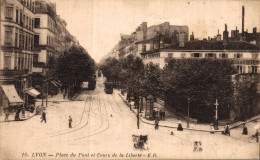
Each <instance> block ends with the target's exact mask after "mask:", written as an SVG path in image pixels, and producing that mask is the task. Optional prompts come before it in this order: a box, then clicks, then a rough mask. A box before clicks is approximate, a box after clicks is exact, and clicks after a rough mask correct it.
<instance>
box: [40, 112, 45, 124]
mask: <svg viewBox="0 0 260 160" xmlns="http://www.w3.org/2000/svg"><path fill="white" fill-rule="evenodd" d="M41 119H42V121H44V122H45V123H46V113H45V111H44V110H43V111H42V117H41ZM42 121H41V123H42Z"/></svg>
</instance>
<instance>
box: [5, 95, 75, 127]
mask: <svg viewBox="0 0 260 160" xmlns="http://www.w3.org/2000/svg"><path fill="white" fill-rule="evenodd" d="M76 97H77V95H75V96H74V97H73V99H75V98H76ZM35 100H36V102H35V107H37V106H41V104H42V99H35ZM71 101H72V100H69V99H63V94H62V93H60V94H58V95H55V96H53V97H51V96H48V103H59V102H71ZM43 103H44V106H45V104H46V99H44V100H43ZM49 105H51V104H49ZM49 105H48V106H49ZM35 115H36V110H34V112H33V113H31V112H29V111H25V116H24V117H23V116H22V112H20V115H19V117H20V121H25V120H28V119H30V118H32V117H33V116H35ZM4 120H5V113H2V115H0V123H2V122H5V121H4ZM8 120H9V122H14V121H15V112H12V113H10V114H9V116H8ZM16 122H17V121H16Z"/></svg>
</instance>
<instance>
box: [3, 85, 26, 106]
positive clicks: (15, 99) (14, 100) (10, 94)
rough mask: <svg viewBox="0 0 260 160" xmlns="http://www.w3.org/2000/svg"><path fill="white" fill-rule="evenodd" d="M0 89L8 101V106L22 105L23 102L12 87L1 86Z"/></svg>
mask: <svg viewBox="0 0 260 160" xmlns="http://www.w3.org/2000/svg"><path fill="white" fill-rule="evenodd" d="M1 87H2V88H3V91H4V93H5V95H6V97H7V98H8V100H9V103H10V106H17V105H22V104H23V100H22V99H21V98H20V97H19V95H18V93H17V91H16V89H15V87H14V85H1Z"/></svg>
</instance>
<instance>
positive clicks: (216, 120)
mask: <svg viewBox="0 0 260 160" xmlns="http://www.w3.org/2000/svg"><path fill="white" fill-rule="evenodd" d="M214 105H215V106H216V116H215V118H216V119H215V130H218V105H219V104H218V99H216V103H214Z"/></svg>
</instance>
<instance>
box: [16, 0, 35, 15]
mask: <svg viewBox="0 0 260 160" xmlns="http://www.w3.org/2000/svg"><path fill="white" fill-rule="evenodd" d="M19 1H20V2H21V3H22V4H23V5H24V6H25V7H27V8H28V9H30V10H31V11H32V12H34V0H19Z"/></svg>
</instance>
